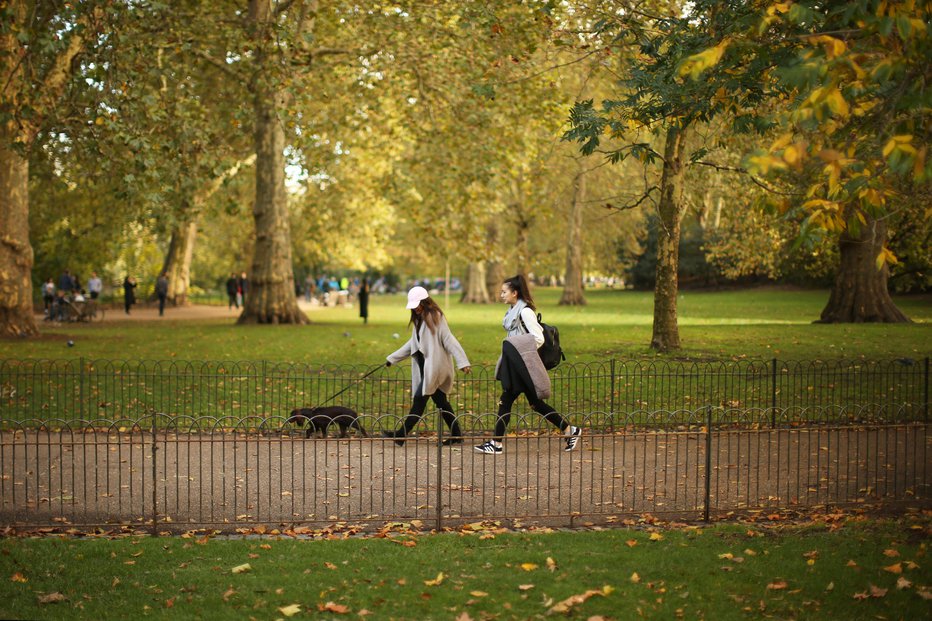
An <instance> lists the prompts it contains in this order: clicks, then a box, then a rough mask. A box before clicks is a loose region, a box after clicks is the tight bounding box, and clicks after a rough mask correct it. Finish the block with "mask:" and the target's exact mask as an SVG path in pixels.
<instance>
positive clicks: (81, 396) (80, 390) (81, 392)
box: [78, 356, 84, 420]
mask: <svg viewBox="0 0 932 621" xmlns="http://www.w3.org/2000/svg"><path fill="white" fill-rule="evenodd" d="M78 364H79V365H81V369H80V371H79V372H78V415H79V416H80V418H81V420H84V356H81V357H80V358H78Z"/></svg>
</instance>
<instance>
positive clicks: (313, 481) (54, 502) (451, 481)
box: [0, 408, 932, 532]
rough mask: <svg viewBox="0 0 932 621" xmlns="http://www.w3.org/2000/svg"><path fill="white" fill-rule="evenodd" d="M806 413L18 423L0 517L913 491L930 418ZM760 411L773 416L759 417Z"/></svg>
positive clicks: (180, 525)
mask: <svg viewBox="0 0 932 621" xmlns="http://www.w3.org/2000/svg"><path fill="white" fill-rule="evenodd" d="M806 414H807V417H806V418H808V419H809V420H817V419H823V420H825V421H826V422H825V423H823V424H812V423H807V424H800V423H799V422H798V412H793V413H790V412H787V411H783V410H781V411H776V412H774V411H768V410H763V411H760V412H748V411H741V412H738V411H718V412H716V411H715V410H714V409H713V408H702V409H700V410H694V411H688V412H652V413H650V415H649V416H648V417H647V418H650V419H652V422H651V423H650V424H645V423H644V422H643V418H630V417H627V416H624V415H620V416H616V415H613V414H610V413H591V414H586V415H570V418H571V419H572V421H573V423H574V424H576V425H578V426H581V427H582V428H583V429H584V435H583V438H582V441H581V444H580V446H578V447H577V449H576V450H575V451H572V452H565V451H564V450H563V448H564V442H563V438H562V436H561V435H560V434H559V433H557V432H556V431H554V430H553V429H552V428H547V426H546V423H544V422H543V421H542V419H541V417H539V416H537V415H536V414H534V415H529V416H519V417H515V418H514V419H513V422H512V426H511V429H510V434H509V435H508V436H507V437H506V438H505V441H504V452H503V453H502V454H500V455H486V454H482V453H478V452H476V451H474V450H473V448H472V445H473V444H478V443H479V442H481V441H482V440H483V439H485V438H486V437H487V436H488V431H487V430H486V429H487V428H486V427H485V426H484V421H483V419H482V418H481V417H472V416H463V417H462V418H461V422H462V424H463V426H464V429H465V431H466V433H467V434H469V435H468V437H467V442H466V443H464V444H461V445H454V446H443V445H442V443H441V440H442V439H443V438H442V433H443V432H442V430H441V433H440V434H439V435H438V434H434V433H433V432H429V433H417V434H416V435H414V436H412V437H409V438H408V439H407V440H406V442H405V443H404V445H403V446H397V445H396V444H395V442H394V441H393V440H392V439H387V438H383V437H380V434H379V431H380V430H382V429H390V428H394V426H395V424H396V422H397V421H396V420H395V419H394V417H391V418H389V419H387V420H379V419H375V418H372V417H363V418H362V421H361V422H362V423H363V426H364V427H365V428H366V429H367V430H368V432H369V434H370V436H369V437H364V436H362V435H355V433H351V435H350V437H348V438H345V439H344V438H339V437H335V436H334V434H330V436H329V437H328V438H327V439H318V438H307V437H305V434H304V433H303V431H302V430H298V429H294V428H292V427H291V426H290V425H282V421H281V420H270V419H264V420H261V421H256V420H249V419H236V420H232V419H214V418H210V419H187V420H183V419H181V418H176V419H171V420H166V419H161V418H160V417H147V418H141V419H135V420H120V421H111V422H109V423H107V424H104V421H100V420H98V421H93V422H91V421H72V422H65V423H60V424H59V425H58V426H57V427H55V428H48V427H38V428H37V427H35V426H34V425H27V424H19V423H17V424H10V425H8V426H7V428H6V429H5V430H3V431H2V432H0V523H2V524H5V525H10V526H16V527H35V526H39V527H42V526H46V527H47V526H53V527H55V526H57V527H60V528H63V529H67V528H78V529H81V528H90V527H105V528H106V527H111V528H113V527H115V526H129V527H133V528H138V529H145V530H151V531H153V532H166V531H168V532H178V531H184V530H192V529H197V528H216V529H222V530H231V531H232V530H235V529H237V528H244V527H246V528H251V527H255V526H256V525H258V524H263V525H269V526H270V527H272V528H274V527H279V528H294V527H295V526H307V525H313V524H316V523H332V522H350V523H360V524H364V523H366V522H372V523H383V522H385V521H387V520H422V521H424V522H425V524H427V525H428V526H437V527H441V526H444V525H453V524H456V523H463V522H472V521H475V520H484V519H512V520H520V521H522V522H525V523H526V522H527V521H528V520H535V521H541V522H543V523H561V524H567V523H569V524H581V523H586V522H593V523H612V522H614V521H618V520H620V519H622V516H626V515H630V514H643V513H651V514H657V515H663V514H670V515H676V516H681V517H685V518H693V519H699V518H705V519H709V518H710V517H712V516H717V515H721V514H723V513H727V512H731V511H748V510H757V509H762V510H777V509H793V508H799V509H803V508H812V507H826V508H829V507H833V506H845V505H851V504H855V505H858V504H862V503H867V504H884V505H886V506H896V505H910V506H928V504H929V500H930V492H932V490H930V483H932V481H930V472H929V470H930V459H929V458H930V455H929V444H930V434H929V431H930V427H929V424H928V423H924V422H900V423H894V424H881V425H877V424H839V423H838V422H836V421H832V420H831V417H829V416H826V415H825V413H820V412H815V411H812V412H808V413H806ZM773 419H777V420H780V421H784V422H785V423H786V424H778V425H777V426H776V427H772V426H771V421H772V420H773ZM438 420H439V417H438ZM425 427H428V428H429V427H432V425H430V424H425Z"/></svg>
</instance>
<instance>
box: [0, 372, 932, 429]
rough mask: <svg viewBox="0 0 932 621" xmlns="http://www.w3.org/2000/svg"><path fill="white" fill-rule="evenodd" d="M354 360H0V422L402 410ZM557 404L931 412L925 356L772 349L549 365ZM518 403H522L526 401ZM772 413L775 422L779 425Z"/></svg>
mask: <svg viewBox="0 0 932 621" xmlns="http://www.w3.org/2000/svg"><path fill="white" fill-rule="evenodd" d="M369 369H371V367H365V366H361V365H341V366H335V365H320V366H314V365H304V364H289V363H272V362H264V361H257V362H230V361H206V362H193V361H178V360H169V361H145V360H135V361H119V360H89V359H84V358H78V359H70V360H2V361H0V425H10V424H12V423H15V422H17V421H25V420H30V419H41V420H44V421H52V420H57V421H64V422H68V421H81V420H93V419H97V418H101V419H106V420H114V419H121V418H126V419H139V418H141V417H145V416H150V415H152V414H156V413H158V414H160V415H163V418H164V417H167V418H174V417H181V418H201V417H205V416H207V417H213V418H217V419H220V418H234V419H246V418H249V420H255V421H261V420H264V419H270V418H274V417H284V416H287V414H288V412H290V411H291V410H292V409H294V408H296V407H305V406H314V405H317V404H320V403H323V402H324V401H326V400H327V399H328V398H329V397H330V396H331V395H333V394H335V393H337V392H338V391H340V390H341V389H342V388H344V387H347V386H350V388H349V390H347V391H346V392H344V393H342V394H341V395H340V396H339V398H338V399H336V400H335V401H334V403H336V404H339V405H344V406H347V407H350V408H352V409H354V410H356V411H358V412H360V413H361V414H368V415H376V416H379V415H385V414H398V415H400V414H402V413H404V412H405V411H407V408H408V407H409V405H410V388H411V384H410V370H409V369H407V368H405V366H401V367H398V366H394V367H391V368H383V369H381V370H379V371H378V372H377V373H375V374H373V375H371V376H369V377H367V378H365V379H364V380H362V381H357V380H360V378H362V376H363V375H364V374H365V373H366V371H368V370H369ZM551 378H552V382H553V397H552V398H551V399H548V402H549V403H550V404H551V405H552V406H553V407H554V408H555V409H557V410H558V411H560V412H596V411H604V412H619V413H634V412H647V411H682V410H695V409H697V408H701V407H704V406H711V407H713V408H725V409H735V410H748V411H755V410H756V411H761V410H765V409H766V410H770V411H773V412H777V411H779V412H796V414H795V416H797V417H801V416H804V415H805V414H804V413H806V412H819V413H820V416H835V417H836V419H837V420H843V419H845V418H850V417H851V416H857V417H858V420H861V421H865V422H866V421H874V422H889V423H892V422H912V421H924V422H926V421H928V420H929V358H928V357H926V358H923V359H919V360H915V359H909V358H899V359H895V360H884V361H870V360H826V361H781V360H778V359H772V360H759V359H742V360H722V361H669V360H657V361H655V360H616V359H610V360H606V361H597V362H590V363H573V364H569V363H564V364H562V365H560V366H559V367H557V368H556V369H555V370H553V371H551ZM498 396H499V384H498V382H497V380H496V379H495V377H494V368H493V367H492V366H488V365H476V366H474V367H473V372H472V373H471V374H470V375H459V376H458V377H457V382H456V388H455V389H454V392H453V393H452V394H451V395H450V399H451V403H452V404H453V406H454V408H455V409H456V410H457V414H465V415H476V414H478V413H483V412H484V413H489V412H495V411H496V403H497V401H498ZM515 408H516V409H515V411H516V413H519V414H522V413H528V412H529V410H528V409H527V405H526V403H524V400H519V402H518V403H517V404H516V406H515ZM776 422H778V421H777V419H776V417H775V418H774V420H773V421H772V423H773V424H776Z"/></svg>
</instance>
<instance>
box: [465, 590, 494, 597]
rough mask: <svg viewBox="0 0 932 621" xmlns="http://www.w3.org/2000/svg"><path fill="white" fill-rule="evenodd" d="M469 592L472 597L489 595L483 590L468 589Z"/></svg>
mask: <svg viewBox="0 0 932 621" xmlns="http://www.w3.org/2000/svg"><path fill="white" fill-rule="evenodd" d="M469 594H470V595H472V596H473V597H488V595H489V594H488V593H486V592H485V591H470V592H469Z"/></svg>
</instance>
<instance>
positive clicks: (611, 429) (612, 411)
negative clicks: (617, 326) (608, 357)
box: [608, 358, 615, 433]
mask: <svg viewBox="0 0 932 621" xmlns="http://www.w3.org/2000/svg"><path fill="white" fill-rule="evenodd" d="M608 394H609V400H610V401H609V409H608V411H609V415H610V417H609V424H608V432H609V433H615V359H614V358H612V364H611V380H610V384H609V387H608Z"/></svg>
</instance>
